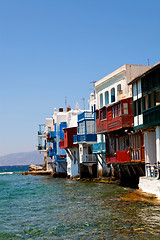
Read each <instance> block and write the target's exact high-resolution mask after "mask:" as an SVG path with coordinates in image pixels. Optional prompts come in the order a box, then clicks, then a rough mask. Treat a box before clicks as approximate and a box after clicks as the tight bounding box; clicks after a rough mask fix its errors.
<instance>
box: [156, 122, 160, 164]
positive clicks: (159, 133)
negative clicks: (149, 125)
mask: <svg viewBox="0 0 160 240" xmlns="http://www.w3.org/2000/svg"><path fill="white" fill-rule="evenodd" d="M156 159H157V162H160V126H157V127H156Z"/></svg>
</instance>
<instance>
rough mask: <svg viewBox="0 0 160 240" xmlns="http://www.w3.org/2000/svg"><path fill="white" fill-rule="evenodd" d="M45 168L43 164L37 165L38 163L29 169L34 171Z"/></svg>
mask: <svg viewBox="0 0 160 240" xmlns="http://www.w3.org/2000/svg"><path fill="white" fill-rule="evenodd" d="M42 170H43V167H41V166H36V165H30V166H29V171H30V172H32V171H42Z"/></svg>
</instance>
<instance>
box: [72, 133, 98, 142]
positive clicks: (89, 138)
mask: <svg viewBox="0 0 160 240" xmlns="http://www.w3.org/2000/svg"><path fill="white" fill-rule="evenodd" d="M96 141H97V134H83V135H73V142H74V143H76V142H96Z"/></svg>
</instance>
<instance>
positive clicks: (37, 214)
mask: <svg viewBox="0 0 160 240" xmlns="http://www.w3.org/2000/svg"><path fill="white" fill-rule="evenodd" d="M6 170H7V169H6ZM11 170H12V169H11ZM11 170H10V172H11ZM0 171H1V169H0ZM1 172H2V171H1ZM129 191H131V190H130V189H128V188H122V187H119V186H116V185H108V184H102V183H83V182H77V181H73V180H69V179H53V178H51V177H49V176H46V177H44V176H26V175H21V174H20V173H19V172H13V174H0V239H27V240H28V239H57V240H58V239H65V240H67V239H68V240H70V239H73V240H76V239H77V240H78V239H83V240H87V239H160V207H159V206H153V205H147V204H142V203H128V202H122V201H121V200H120V198H119V197H120V196H123V195H124V194H125V193H127V192H129Z"/></svg>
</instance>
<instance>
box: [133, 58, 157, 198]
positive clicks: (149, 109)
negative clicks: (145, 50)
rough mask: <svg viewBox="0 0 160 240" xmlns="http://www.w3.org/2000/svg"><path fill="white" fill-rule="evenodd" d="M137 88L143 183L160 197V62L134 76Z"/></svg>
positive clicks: (136, 122) (136, 127)
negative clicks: (143, 158)
mask: <svg viewBox="0 0 160 240" xmlns="http://www.w3.org/2000/svg"><path fill="white" fill-rule="evenodd" d="M130 85H132V89H133V117H134V130H135V131H141V132H142V133H143V135H144V152H145V177H141V178H140V183H139V187H140V188H141V189H142V190H143V191H144V192H150V193H154V194H157V195H158V197H159V198H160V182H159V180H157V179H158V178H159V163H160V63H157V64H156V65H154V66H152V67H150V68H149V69H148V70H146V71H145V72H143V73H142V74H140V75H139V76H137V77H136V78H134V79H133V80H132V81H131V82H130Z"/></svg>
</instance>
